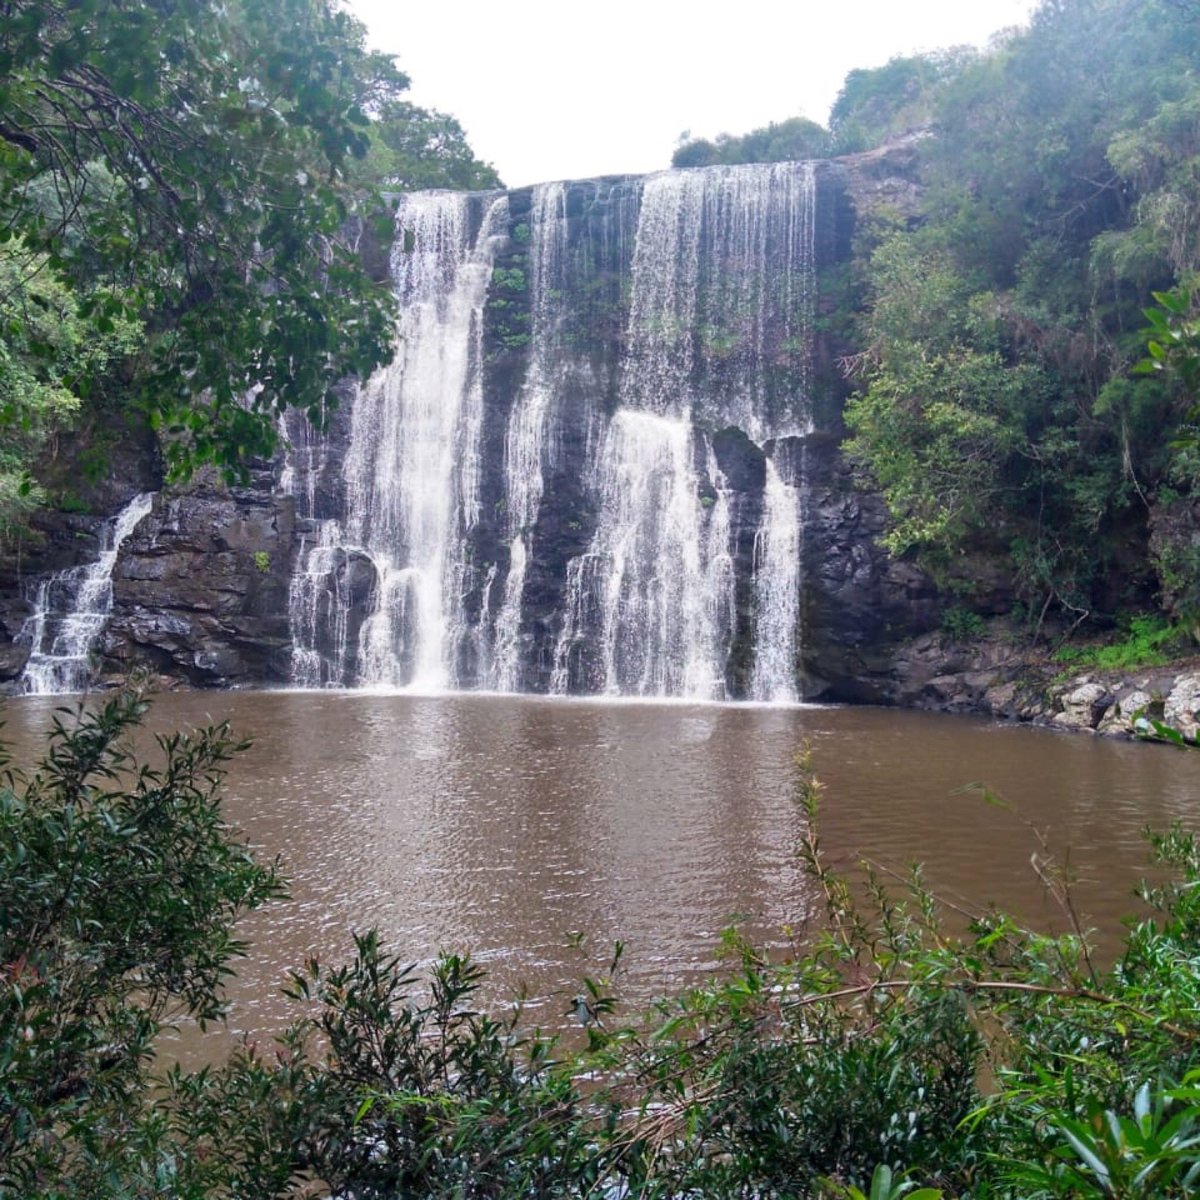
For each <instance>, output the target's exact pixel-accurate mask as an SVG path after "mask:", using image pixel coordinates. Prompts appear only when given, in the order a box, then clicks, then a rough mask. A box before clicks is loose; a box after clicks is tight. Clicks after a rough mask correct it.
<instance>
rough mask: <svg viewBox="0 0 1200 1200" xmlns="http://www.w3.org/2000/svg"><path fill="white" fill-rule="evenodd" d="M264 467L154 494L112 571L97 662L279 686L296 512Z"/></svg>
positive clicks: (201, 681) (196, 679) (284, 663)
mask: <svg viewBox="0 0 1200 1200" xmlns="http://www.w3.org/2000/svg"><path fill="white" fill-rule="evenodd" d="M276 481H277V476H276V474H275V472H274V471H273V470H271V469H269V468H268V469H262V470H259V471H257V472H255V474H254V477H253V479H252V480H251V484H250V486H249V487H247V488H238V489H229V488H225V487H223V486H221V485H219V484H217V483H215V482H212V481H202V482H198V483H196V484H194V485H193V486H191V487H189V488H188V489H187V490H186V491H182V492H174V493H160V495H159V496H158V497H157V498H156V499H155V502H154V507H153V509H152V510H151V512H150V514H149V515H148V516H147V517H145V518H144V519H143V520H142V522H141V524H140V525H139V526H138V528H137V529H136V530H135V531H134V533H133V534H132V535H131V536H130V537H129V539H128V540H127V542H126V543H125V546H124V548H123V551H122V554H121V556H120V559H119V561H118V563H117V567H116V570H115V571H114V574H113V610H112V618H111V620H110V622H109V625H108V629H107V632H106V634H105V638H104V669H105V672H106V673H107V674H110V675H111V674H123V673H125V672H127V671H129V670H131V669H142V670H149V671H150V672H152V673H153V674H156V675H159V676H164V677H166V678H168V679H172V680H181V681H183V682H186V683H189V684H192V685H195V686H201V687H230V686H239V685H245V684H251V683H283V682H285V681H286V680H287V677H288V668H289V662H290V654H291V637H290V632H289V629H288V616H287V598H288V588H289V585H290V579H291V566H292V559H293V541H294V537H295V532H296V531H295V519H294V514H293V505H292V500H291V497H290V496H286V495H284V494H283V493H281V492H279V491H278V489H277V487H276V486H275V485H276Z"/></svg>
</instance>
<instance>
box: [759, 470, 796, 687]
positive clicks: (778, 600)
mask: <svg viewBox="0 0 1200 1200" xmlns="http://www.w3.org/2000/svg"><path fill="white" fill-rule="evenodd" d="M766 468H767V482H766V487H765V488H764V490H763V520H762V524H761V525H760V526H759V529H758V533H757V534H756V535H755V537H754V608H755V638H754V671H753V675H752V676H751V680H750V696H751V698H752V699H754V700H772V701H775V702H777V703H779V702H789V701H794V700H795V699H796V649H797V647H796V639H797V630H798V628H799V623H800V505H799V501H798V498H797V496H796V489H795V488H792V487H789V486H788V485H787V484H786V483H784V482H783V479H782V477H781V476H780V474H779V471H778V469H777V468H776V466H775V462H774V460H773V459H771V458H768V459H767V461H766Z"/></svg>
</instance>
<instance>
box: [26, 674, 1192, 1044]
mask: <svg viewBox="0 0 1200 1200" xmlns="http://www.w3.org/2000/svg"><path fill="white" fill-rule="evenodd" d="M55 703H56V702H53V701H50V700H44V699H38V698H33V697H30V698H23V699H20V700H14V701H11V702H9V704H8V705H7V710H6V719H7V733H8V736H9V738H10V739H11V740H12V741H13V743H14V747H15V750H16V753H17V757H18V760H26V761H27V760H28V758H29V757H30V756H31V754H32V753H34V752H35V751H36V749H37V747H38V745H39V740H38V736H37V735H38V731H39V730H40V729H42V728H43V727H44V726H45V725H46V723H47V721H48V717H49V713H50V711H51V710H52V708H53V707H55ZM224 718H228V719H230V720H231V721H232V722H233V724H234V727H235V730H236V732H238V733H239V734H242V735H245V736H249V737H252V738H253V739H254V745H253V747H252V748H251V749H250V750H249V751H248V752H247V753H245V754H244V755H243V756H241V757H240V758H239V759H237V760H236V761H235V762H234V763H233V765H232V769H231V773H230V778H229V785H228V791H227V795H228V812H229V815H230V817H231V819H232V820H233V821H234V822H235V823H237V824H238V825H240V826H241V827H242V828H243V829H244V830H245V831H246V833H247V835H248V836H249V838H250V839H251V840H252V841H253V842H254V843H255V844H256V845H259V846H261V847H262V848H263V850H264V852H265V853H267V854H269V855H274V854H276V853H280V854H282V855H283V856H284V859H285V861H286V864H287V868H288V871H289V873H290V875H291V879H292V899H291V900H290V901H288V902H286V903H281V904H277V905H274V906H272V907H271V908H270V909H268V910H266V911H265V912H262V913H258V914H255V916H254V917H253V918H251V919H250V920H249V921H247V923H246V927H245V929H244V933H245V935H246V936H247V937H248V938H250V939H251V940H252V941H253V943H254V949H253V954H252V957H251V958H250V959H249V960H248V961H246V962H244V963H242V964H241V965H240V966H239V971H238V978H237V980H236V981H235V983H234V985H233V987H232V988H231V994H232V996H233V1001H234V1006H233V1012H232V1016H231V1026H232V1027H233V1028H235V1029H237V1030H246V1031H250V1032H252V1033H254V1034H261V1033H265V1032H268V1031H273V1030H277V1029H278V1028H280V1027H281V1026H282V1025H283V1024H284V1023H285V1022H286V1020H287V1019H288V1016H289V1010H288V1006H287V1002H286V1001H284V1000H283V999H282V997H281V996H280V995H279V992H278V988H279V986H280V984H281V983H282V982H283V981H284V979H285V978H286V972H287V969H288V968H289V967H290V966H295V965H298V964H299V963H301V962H302V961H303V959H304V958H305V957H306V956H308V955H310V954H313V953H316V954H318V955H319V956H320V957H321V958H322V959H325V960H331V961H336V960H339V959H342V958H345V957H347V956H348V953H349V947H350V936H349V935H350V931H351V930H353V929H363V928H366V927H368V926H371V925H377V926H379V927H380V929H381V930H383V932H384V934H385V936H386V939H387V942H388V944H389V945H390V946H391V947H393V948H394V949H395V951H396V952H397V953H398V954H400V955H402V956H403V957H405V958H407V959H411V960H413V961H417V962H425V961H428V960H429V958H430V957H431V956H432V955H433V954H435V953H436V952H437V951H438V950H439V949H453V950H462V949H470V950H472V951H473V952H474V953H475V955H476V956H477V957H478V958H480V959H482V960H483V961H485V962H486V963H487V965H488V967H489V970H490V972H491V973H492V980H491V984H490V988H491V990H490V993H489V995H490V996H491V997H493V998H500V997H503V996H506V995H508V994H510V993H511V992H512V991H514V990H515V989H516V988H517V987H518V986H519V985H521V984H525V985H527V986H528V988H529V991H530V995H531V1004H532V1006H533V1008H534V1016H536V1017H537V1019H540V1020H542V1021H543V1022H545V1023H548V1024H555V1023H557V1021H558V1019H559V1016H560V1014H561V1012H562V1010H563V1009H565V1007H566V997H568V996H569V995H570V994H572V993H573V992H574V991H575V990H576V986H575V981H576V980H577V979H578V978H579V976H580V974H581V973H583V972H585V971H589V970H590V971H595V970H596V969H598V967H599V966H600V964H601V963H603V962H604V961H605V960H606V957H607V952H608V949H609V947H610V945H611V942H612V941H613V940H614V939H616V938H621V939H623V940H624V941H625V943H626V945H627V948H628V949H627V954H626V963H627V974H626V978H625V983H624V991H625V993H626V994H627V995H629V996H631V997H632V998H633V999H634V1000H636V1001H639V1002H644V1001H646V1000H648V999H649V998H651V997H652V996H654V995H655V994H659V993H662V992H666V991H669V990H671V989H673V988H676V987H678V986H679V985H680V984H681V983H684V982H686V981H688V980H692V979H695V978H697V977H698V976H699V975H700V974H701V973H703V972H705V971H708V970H711V969H713V967H714V966H715V965H716V947H717V942H718V935H719V931H720V929H721V928H722V927H723V926H724V925H726V924H727V923H729V922H730V921H731V920H732V919H734V918H737V919H738V920H740V921H741V922H742V923H743V924H745V926H746V927H747V928H748V929H749V930H750V931H751V932H752V933H754V934H755V935H756V936H758V937H760V938H763V939H765V940H767V941H769V942H774V943H779V942H780V941H781V940H782V934H781V932H780V931H781V928H782V927H783V926H784V925H785V924H788V923H796V922H798V921H800V920H802V919H803V917H804V915H805V913H806V912H807V911H808V907H809V905H810V904H811V902H812V901H811V897H810V896H809V895H808V892H807V887H808V885H807V883H806V881H805V879H804V878H803V875H802V873H801V872H800V871H799V869H798V868H797V865H796V863H795V860H794V856H793V847H794V844H795V836H796V830H797V814H796V811H795V809H794V806H793V802H792V788H793V782H794V766H793V759H794V756H795V754H796V751H797V750H798V749H799V747H800V746H801V745H802V744H803V743H804V742H805V741H806V740H807V741H809V742H811V744H812V746H813V753H814V760H815V763H816V767H817V770H818V773H819V775H820V777H821V778H822V780H823V781H824V783H825V785H826V795H825V803H824V809H823V814H824V815H823V835H824V840H825V843H826V846H827V848H828V849H829V851H830V853H831V855H832V857H833V858H834V859H835V860H838V861H841V862H843V863H849V862H852V861H854V859H855V858H856V857H857V856H858V855H869V856H870V857H872V858H874V859H876V860H879V861H882V862H883V863H885V864H888V865H891V866H895V867H899V868H903V867H904V865H905V864H906V863H908V862H909V861H911V860H913V859H920V860H921V861H923V862H924V863H926V864H927V868H928V870H927V876H928V879H929V880H930V882H931V883H932V884H933V885H934V886H935V887H936V888H937V889H939V890H942V891H944V892H945V893H946V894H948V895H950V894H959V895H964V896H967V897H969V898H970V899H971V900H972V901H973V902H984V901H991V900H994V901H997V902H998V903H1000V904H1002V905H1004V906H1006V907H1010V908H1015V909H1017V910H1018V911H1019V912H1020V913H1021V914H1022V915H1023V916H1024V917H1026V918H1027V919H1029V920H1033V921H1040V922H1043V923H1050V924H1053V923H1054V922H1055V918H1056V914H1055V913H1054V911H1053V908H1052V905H1051V904H1050V903H1049V901H1048V900H1046V898H1045V897H1044V896H1043V894H1042V891H1041V889H1040V887H1039V885H1038V884H1037V881H1036V879H1035V878H1034V877H1033V874H1032V872H1031V870H1030V867H1029V856H1030V854H1031V852H1032V851H1033V850H1034V849H1036V847H1037V842H1036V839H1035V837H1034V834H1033V833H1032V832H1031V830H1030V828H1029V827H1028V825H1027V824H1026V823H1025V822H1024V821H1023V820H1022V819H1020V818H1018V817H1017V816H1015V815H1014V814H1013V813H1011V812H1006V811H1003V810H1000V809H997V808H992V807H988V806H985V805H984V804H983V803H982V801H980V800H979V799H978V798H973V797H971V796H967V795H962V794H958V793H959V791H960V789H961V788H962V787H963V786H964V785H967V784H970V783H973V782H981V783H985V784H986V785H987V786H988V787H989V788H990V789H992V790H993V791H995V792H998V793H999V794H1000V795H1002V796H1004V797H1005V798H1006V799H1007V800H1009V801H1010V802H1012V803H1014V804H1015V805H1017V806H1018V807H1019V809H1020V811H1021V815H1022V817H1024V818H1025V819H1026V820H1027V821H1028V822H1031V823H1032V824H1033V825H1035V826H1036V827H1037V828H1038V829H1039V830H1040V831H1043V832H1044V834H1045V836H1046V837H1047V838H1048V840H1049V842H1050V845H1051V846H1052V847H1053V848H1054V849H1055V850H1056V852H1057V853H1059V854H1060V855H1061V856H1063V857H1064V858H1069V862H1070V865H1071V866H1072V868H1073V869H1074V871H1075V872H1076V874H1077V875H1078V877H1079V885H1078V893H1077V895H1078V898H1079V902H1080V905H1081V907H1082V909H1083V910H1084V911H1085V912H1086V913H1087V914H1089V917H1090V919H1091V922H1092V924H1094V925H1096V926H1097V927H1099V928H1101V929H1103V930H1105V931H1106V932H1105V938H1106V939H1107V944H1108V945H1109V946H1112V945H1113V944H1114V942H1115V939H1116V937H1118V936H1119V932H1120V931H1119V928H1118V927H1117V924H1116V922H1117V919H1118V918H1119V917H1120V916H1121V915H1122V914H1124V913H1125V912H1127V911H1129V910H1130V909H1131V907H1132V901H1131V899H1130V891H1131V889H1132V887H1133V885H1134V883H1135V882H1136V879H1137V877H1138V874H1139V871H1140V869H1141V866H1142V864H1143V862H1144V855H1143V848H1142V842H1141V837H1140V833H1139V831H1140V829H1141V828H1142V827H1143V826H1145V825H1147V824H1148V825H1151V826H1154V827H1159V828H1161V827H1164V826H1166V825H1167V824H1169V823H1170V822H1171V821H1172V820H1174V819H1177V818H1178V819H1183V820H1192V821H1194V820H1195V818H1196V816H1197V812H1198V802H1197V796H1198V794H1200V787H1198V785H1200V761H1197V760H1200V755H1180V754H1177V753H1175V752H1172V751H1170V750H1167V749H1163V748H1158V747H1145V746H1137V745H1132V744H1129V743H1120V742H1106V741H1099V740H1095V739H1092V738H1090V737H1085V736H1080V735H1067V734H1055V733H1051V732H1046V731H1039V730H1031V729H1023V728H1015V727H1009V726H998V725H993V724H989V723H985V722H982V721H975V720H968V719H961V718H949V717H932V716H928V715H923V714H917V713H905V712H893V711H884V710H877V709H832V708H769V707H758V706H717V705H709V706H699V705H685V704H673V705H665V706H658V705H650V704H615V703H602V702H596V701H583V700H580V701H563V700H547V699H542V698H534V697H528V698H524V697H500V696H471V695H456V696H438V697H418V696H407V695H366V694H361V693H358V694H356V693H321V694H318V693H303V692H290V693H289V692H276V693H263V692H257V693H252V692H242V693H220V694H218V693H205V694H196V693H193V694H172V695H164V696H162V697H160V698H158V699H157V700H156V702H155V705H154V708H153V710H152V714H151V719H150V725H151V727H152V728H155V729H159V730H166V729H173V728H177V727H180V726H183V725H197V724H204V723H207V722H208V721H209V720H220V719H224ZM575 930H578V931H582V932H584V933H586V934H587V935H588V948H587V950H585V952H583V953H580V952H579V951H577V950H571V949H569V948H568V945H567V941H568V939H567V935H568V933H569V932H571V931H575Z"/></svg>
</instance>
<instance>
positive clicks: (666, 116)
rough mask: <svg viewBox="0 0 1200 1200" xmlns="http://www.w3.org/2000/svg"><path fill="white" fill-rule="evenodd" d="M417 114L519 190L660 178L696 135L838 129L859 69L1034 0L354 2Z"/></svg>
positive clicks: (975, 30) (1020, 15)
mask: <svg viewBox="0 0 1200 1200" xmlns="http://www.w3.org/2000/svg"><path fill="white" fill-rule="evenodd" d="M348 3H349V6H350V8H351V9H352V10H353V11H354V12H355V13H356V14H357V15H358V17H359V19H360V20H361V21H363V23H364V24H365V25H366V26H367V29H368V35H369V41H370V43H371V45H372V46H373V47H375V48H376V49H379V50H386V51H387V52H389V53H392V54H395V55H396V56H397V58H398V61H399V65H400V67H401V68H402V69H403V70H404V71H406V72H407V73H408V74H409V75H410V76H411V78H412V83H413V86H412V91H411V93H410V97H411V99H412V100H414V101H415V102H416V103H419V104H422V105H425V106H426V107H429V108H437V109H441V110H442V111H444V112H448V113H451V114H452V115H453V116H455V117H457V118H458V119H459V121H461V122H462V124H463V127H464V128H465V129H466V131H467V136H468V138H469V139H470V142H471V145H472V147H473V149H474V150H475V152H476V154H478V155H479V157H480V158H483V159H486V160H488V161H490V162H491V163H492V164H493V165H494V166H495V167H496V168H497V169H498V170H499V172H500V174H501V176H502V177H503V179H504V182H505V183H506V184H507V185H508V186H509V187H520V186H522V185H524V184H530V183H539V182H544V181H548V180H555V179H582V178H587V177H588V176H592V175H606V174H625V173H640V172H644V171H655V170H659V169H661V168H663V167H666V166H668V165H669V163H670V158H671V152H672V150H673V149H674V147H675V143H676V139H677V138H678V137H679V134H680V133H681V132H682V131H683V130H685V129H686V130H690V131H691V133H692V135H693V136H697V137H712V136H714V135H716V134H718V133H722V132H728V133H745V132H747V131H748V130H750V129H753V128H756V127H758V126H761V125H765V124H767V122H769V121H779V120H783V119H785V118H787V117H792V116H806V117H811V118H812V119H813V120H816V121H820V122H821V123H824V122H825V121H826V119H827V118H828V115H829V106H830V105H831V104H832V103H833V100H834V98H835V97H836V96H837V93H838V89H839V87H840V86H841V83H842V80H843V79H844V78H845V76H846V73H847V72H848V71H850V70H852V69H854V68H855V67H875V66H880V65H882V64H883V63H885V62H887V61H888V59H890V58H893V57H895V56H896V55H898V54H908V53H911V52H913V51H917V50H934V49H939V48H942V47H947V46H955V45H962V44H964V43H972V44H975V45H986V44H987V41H988V39H989V38H990V37H991V35H992V34H994V33H995V32H996V31H997V30H1000V29H1004V28H1006V27H1008V26H1012V25H1019V24H1024V23H1025V22H1026V21H1027V19H1028V16H1029V13H1030V11H1031V10H1032V8H1033V7H1034V6H1035V2H1034V0H911V2H909V3H904V2H902V0H840V2H838V3H830V2H829V0H820V2H818V0H791V2H790V3H789V2H787V0H774V2H771V0H724V2H723V3H721V4H713V3H711V2H710V0H691V2H689V3H679V2H677V0H640V2H639V0H557V2H556V0H520V2H518V3H513V4H503V3H496V2H493V3H487V2H485V0H420V2H419V3H413V2H412V0H408V2H405V0H348Z"/></svg>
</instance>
